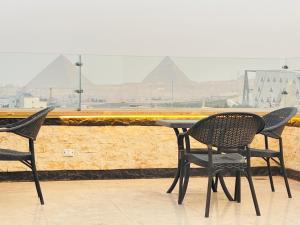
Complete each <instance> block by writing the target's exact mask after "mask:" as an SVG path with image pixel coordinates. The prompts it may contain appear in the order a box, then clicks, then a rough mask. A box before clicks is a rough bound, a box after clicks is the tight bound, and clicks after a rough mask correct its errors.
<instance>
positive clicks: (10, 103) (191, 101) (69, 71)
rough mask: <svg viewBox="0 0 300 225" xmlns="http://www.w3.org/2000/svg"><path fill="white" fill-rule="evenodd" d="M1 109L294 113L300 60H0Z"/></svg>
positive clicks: (45, 57)
mask: <svg viewBox="0 0 300 225" xmlns="http://www.w3.org/2000/svg"><path fill="white" fill-rule="evenodd" d="M0 68H1V76H0V85H1V86H0V93H1V95H0V107H1V108H40V107H44V106H46V105H55V106H56V107H58V108H71V109H104V108H107V109H130V110H142V109H162V108H167V109H185V108H187V109H190V108H205V107H211V108H276V107H281V106H298V105H299V100H300V96H299V91H300V58H285V59H282V58H197V57H172V56H155V57H148V56H103V55H92V54H82V55H78V54H26V53H20V54H16V53H13V54H8V53H2V54H0Z"/></svg>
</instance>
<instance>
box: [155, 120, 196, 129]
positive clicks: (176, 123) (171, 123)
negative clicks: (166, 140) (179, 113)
mask: <svg viewBox="0 0 300 225" xmlns="http://www.w3.org/2000/svg"><path fill="white" fill-rule="evenodd" d="M198 121H199V120H158V121H156V125H160V126H165V127H171V128H191V127H192V126H193V125H194V124H195V123H196V122H198Z"/></svg>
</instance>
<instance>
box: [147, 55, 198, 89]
mask: <svg viewBox="0 0 300 225" xmlns="http://www.w3.org/2000/svg"><path fill="white" fill-rule="evenodd" d="M172 82H173V84H192V83H194V82H193V81H191V80H190V79H189V78H188V77H187V76H186V75H185V74H184V72H182V70H180V69H179V68H178V66H177V65H176V64H175V63H174V61H173V60H172V59H171V58H170V57H169V56H166V57H165V58H164V59H163V60H162V61H161V62H160V63H159V64H158V65H157V66H156V67H155V68H154V70H153V71H152V72H150V73H149V74H148V75H147V77H146V78H145V79H144V80H143V83H145V84H167V85H170V84H171V83H172Z"/></svg>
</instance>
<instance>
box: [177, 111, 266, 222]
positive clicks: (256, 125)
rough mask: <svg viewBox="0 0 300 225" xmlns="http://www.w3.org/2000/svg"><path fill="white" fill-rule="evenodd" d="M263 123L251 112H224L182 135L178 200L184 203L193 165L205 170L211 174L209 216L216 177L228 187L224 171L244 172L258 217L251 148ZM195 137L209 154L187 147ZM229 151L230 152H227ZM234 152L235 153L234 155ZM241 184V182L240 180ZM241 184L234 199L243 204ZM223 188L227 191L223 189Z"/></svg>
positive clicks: (197, 124)
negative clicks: (187, 140)
mask: <svg viewBox="0 0 300 225" xmlns="http://www.w3.org/2000/svg"><path fill="white" fill-rule="evenodd" d="M264 125H265V123H264V120H263V119H262V118H261V117H259V116H257V115H255V114H251V113H238V112H232V113H221V114H216V115H213V116H210V117H208V118H206V119H203V120H201V121H199V122H197V123H196V124H195V125H194V126H193V127H192V128H190V129H189V130H188V131H187V132H185V133H182V134H179V135H180V136H179V146H180V154H181V157H182V159H184V160H182V165H181V171H182V172H181V174H180V183H179V198H178V203H179V204H181V203H182V201H183V199H184V196H185V193H186V190H187V186H188V181H189V174H190V173H189V170H190V164H191V163H194V164H196V165H198V166H202V167H205V168H206V169H207V172H208V186H207V196H206V208H205V217H208V216H209V208H210V199H211V189H212V187H213V177H214V176H217V177H218V178H219V180H220V183H221V184H222V187H223V186H225V184H224V180H223V176H222V173H223V172H224V171H226V170H227V171H228V170H229V171H234V172H236V174H237V176H240V173H241V172H242V173H244V174H245V176H246V177H247V179H248V182H249V186H250V190H251V194H252V198H253V202H254V206H255V210H256V214H257V215H258V216H259V215H260V210H259V206H258V203H257V198H256V194H255V190H254V186H253V182H252V174H251V168H250V166H251V164H250V151H249V148H248V145H249V144H250V143H251V142H252V140H253V138H254V136H255V135H256V134H257V133H259V132H260V131H262V129H263V128H264ZM188 137H192V138H194V139H196V140H197V141H199V142H201V143H203V144H206V145H207V146H208V154H193V153H192V152H191V151H190V146H189V143H186V147H184V140H185V139H187V138H188ZM213 147H215V148H217V150H218V152H219V153H220V154H212V152H213ZM229 149H230V153H228V151H227V150H229ZM240 149H245V151H246V152H247V154H246V159H245V158H244V157H243V156H242V155H240V154H239V152H240ZM234 151H235V152H234ZM237 181H239V179H237ZM239 186H240V185H239V184H237V185H236V196H235V200H237V201H238V202H240V194H241V193H240V189H239V188H238V187H239ZM223 189H224V188H223ZM224 192H225V194H226V196H227V197H228V199H229V200H233V198H232V197H231V195H230V193H229V192H228V190H227V188H225V189H224Z"/></svg>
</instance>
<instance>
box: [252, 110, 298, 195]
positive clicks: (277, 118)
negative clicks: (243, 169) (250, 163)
mask: <svg viewBox="0 0 300 225" xmlns="http://www.w3.org/2000/svg"><path fill="white" fill-rule="evenodd" d="M296 113H297V108H295V107H286V108H282V109H278V110H275V111H273V112H270V113H268V114H266V115H264V116H263V119H264V120H265V124H266V126H265V128H264V129H263V130H262V131H261V132H260V134H262V135H264V138H265V149H254V148H251V149H250V153H251V157H260V158H262V159H264V160H265V161H266V162H267V168H268V174H269V179H270V185H271V190H272V191H273V192H274V191H275V188H274V183H273V178H272V172H271V168H270V159H271V160H273V161H275V162H276V163H277V164H278V165H279V166H280V168H281V173H282V176H283V177H284V182H285V186H286V190H287V193H288V197H289V198H291V197H292V194H291V191H290V187H289V183H288V179H287V175H286V170H285V166H284V159H283V146H282V137H281V134H282V132H283V130H284V127H285V125H286V124H287V122H288V121H289V120H290V119H291V118H293V116H295V114H296ZM268 138H273V139H277V140H278V143H279V151H278V150H277V151H275V150H271V149H269V143H268ZM274 158H277V159H278V160H279V162H278V161H277V160H275V159H274Z"/></svg>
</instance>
